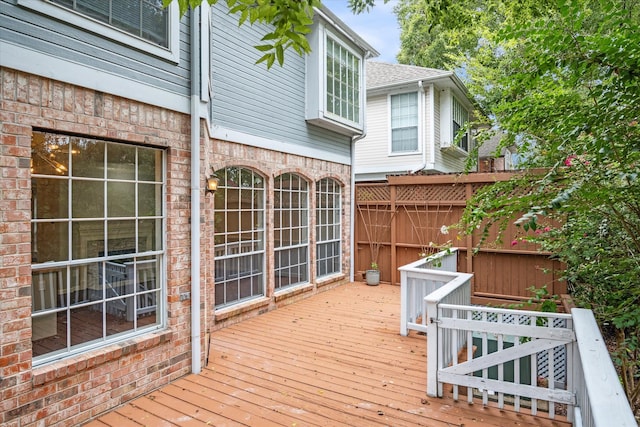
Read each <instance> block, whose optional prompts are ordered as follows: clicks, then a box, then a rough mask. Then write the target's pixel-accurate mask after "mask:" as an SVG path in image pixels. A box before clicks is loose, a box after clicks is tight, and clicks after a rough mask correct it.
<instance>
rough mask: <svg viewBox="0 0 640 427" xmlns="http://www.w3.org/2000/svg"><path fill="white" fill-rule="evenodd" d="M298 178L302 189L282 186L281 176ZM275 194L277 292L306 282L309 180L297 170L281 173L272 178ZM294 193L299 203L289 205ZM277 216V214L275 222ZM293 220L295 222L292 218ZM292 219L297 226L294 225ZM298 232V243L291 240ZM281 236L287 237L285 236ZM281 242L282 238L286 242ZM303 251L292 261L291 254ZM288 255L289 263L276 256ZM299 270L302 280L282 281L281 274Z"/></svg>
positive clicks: (275, 282)
mask: <svg viewBox="0 0 640 427" xmlns="http://www.w3.org/2000/svg"><path fill="white" fill-rule="evenodd" d="M285 178H288V179H289V180H291V179H297V180H298V181H299V182H300V183H304V189H291V188H283V187H282V183H283V179H285ZM273 191H274V193H276V192H277V193H278V195H279V197H277V198H276V195H275V194H274V203H273V204H274V206H273V215H274V227H273V233H274V244H273V246H274V257H275V259H274V272H273V274H274V286H275V290H276V292H278V291H280V290H283V289H287V288H289V287H294V286H299V285H303V284H306V283H309V256H310V254H309V183H308V182H307V180H306V179H304V177H302V176H301V175H299V174H296V173H283V174H282V175H279V176H277V177H276V178H275V179H274V188H273ZM294 195H297V198H298V201H299V206H292V204H293V203H292V200H291V199H292V198H293V196H294ZM276 215H277V216H279V218H278V221H276V218H275V217H276ZM283 216H286V217H288V218H289V223H288V224H285V223H284V221H283V220H282V218H283ZM294 220H296V221H294ZM294 222H295V223H296V225H294ZM295 234H298V240H299V242H298V243H295V244H294V243H292V240H293V236H294V235H295ZM283 236H288V239H284V238H283ZM287 240H288V242H289V243H288V244H284V243H283V241H287ZM296 252H297V253H298V254H300V253H303V252H306V253H305V254H304V255H305V256H304V260H302V259H301V258H299V259H298V261H297V262H294V263H292V262H291V259H290V257H289V255H290V254H291V253H296ZM279 257H281V258H285V257H287V258H289V262H280V265H278V262H277V261H278V258H279ZM296 270H299V271H300V273H301V274H302V276H303V279H302V280H299V281H297V282H293V283H291V282H290V283H287V284H282V282H283V281H282V280H281V276H280V274H281V273H287V272H292V271H296Z"/></svg>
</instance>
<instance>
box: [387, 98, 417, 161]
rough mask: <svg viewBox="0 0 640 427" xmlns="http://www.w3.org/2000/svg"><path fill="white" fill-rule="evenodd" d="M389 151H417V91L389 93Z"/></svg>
mask: <svg viewBox="0 0 640 427" xmlns="http://www.w3.org/2000/svg"><path fill="white" fill-rule="evenodd" d="M390 103H391V152H392V153H412V152H416V151H418V93H417V92H412V93H402V94H398V95H391V97H390Z"/></svg>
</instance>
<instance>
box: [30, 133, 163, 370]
mask: <svg viewBox="0 0 640 427" xmlns="http://www.w3.org/2000/svg"><path fill="white" fill-rule="evenodd" d="M42 133H44V134H51V135H58V136H60V137H61V138H70V137H72V136H71V135H69V134H65V133H57V132H42ZM86 139H90V140H96V141H100V142H103V143H104V144H105V150H107V149H108V145H109V144H114V145H116V144H117V145H129V146H130V147H131V146H133V145H131V144H125V143H119V142H112V141H108V140H103V139H101V138H86ZM133 147H135V146H133ZM140 148H143V149H147V148H152V147H140ZM154 149H155V150H157V151H158V152H161V153H162V160H161V166H160V167H161V168H162V169H161V177H160V180H155V181H144V180H141V179H140V178H139V177H138V172H137V170H138V165H139V163H138V154H136V172H135V177H134V178H133V179H119V178H112V177H109V176H108V172H107V164H106V163H105V175H104V176H103V177H99V178H91V177H81V176H79V177H75V176H73V174H72V173H69V172H68V171H69V170H72V167H71V166H70V163H66V166H65V165H63V166H61V168H60V169H58V172H59V175H52V174H36V173H32V175H31V178H32V179H50V180H51V179H54V180H66V181H68V182H69V183H70V185H69V190H68V191H69V197H68V201H67V203H68V206H67V216H66V217H60V218H47V217H43V218H32V219H31V227H32V230H37V226H38V224H39V223H47V222H57V223H67V224H68V227H67V233H68V240H67V241H68V248H67V251H68V252H67V259H66V260H60V261H44V262H40V263H33V264H32V265H31V269H32V278H33V277H35V276H37V277H38V281H37V282H35V283H32V288H34V289H35V288H36V286H38V287H40V288H42V286H47V287H50V286H53V284H54V283H55V284H56V285H57V286H60V285H61V286H63V287H64V288H63V290H64V295H65V296H64V298H65V300H66V302H65V305H64V306H62V307H60V306H58V304H57V303H52V304H47V305H51V307H42V308H40V309H38V310H36V311H35V312H32V328H33V327H35V326H34V324H35V322H37V319H42V321H44V322H45V323H50V322H51V321H55V322H56V323H57V315H58V313H65V312H66V313H67V315H70V313H71V311H73V310H76V309H82V308H85V307H91V306H95V305H96V304H98V303H102V304H106V305H103V311H102V312H100V313H101V316H102V328H103V336H102V337H99V338H97V339H95V340H92V341H87V342H83V343H80V344H75V345H73V343H72V342H71V337H72V335H69V333H71V334H72V331H71V322H67V333H66V337H67V338H66V340H67V342H66V345H65V347H64V348H62V349H59V350H54V351H51V352H49V353H45V354H42V355H38V356H34V358H33V365H34V366H39V365H43V364H45V363H50V362H53V361H56V360H60V359H64V358H67V357H71V356H74V355H77V354H81V353H84V352H87V351H90V350H94V349H97V348H102V347H105V346H107V345H110V344H113V343H116V342H121V341H123V340H126V339H130V338H131V337H135V336H140V335H143V334H147V333H149V332H151V331H155V330H159V329H163V328H165V327H166V321H167V320H166V319H167V315H166V303H165V301H166V295H167V281H166V274H165V271H166V267H165V259H166V257H165V254H166V247H167V245H166V240H165V236H166V216H167V214H166V203H165V199H166V197H165V195H166V171H167V165H166V151H164V150H161V149H157V148H154ZM68 151H69V154H68V156H69V157H68V161H69V162H70V161H72V157H73V156H72V154H73V153H72V150H70V149H69V150H68ZM106 161H107V158H106V156H105V162H106ZM53 164H54V165H59V162H53ZM74 180H75V181H76V182H78V181H84V182H97V183H101V184H102V185H104V186H105V188H108V185H109V183H118V182H121V183H122V182H126V183H132V184H135V185H136V186H138V185H139V184H154V185H161V186H162V192H161V195H160V197H159V199H160V203H161V205H160V206H159V210H160V215H150V216H141V215H140V214H139V212H138V209H139V208H138V191H139V190H136V191H135V197H134V200H135V205H136V206H135V208H134V210H135V215H134V216H133V217H132V218H131V217H125V218H119V217H113V216H110V214H109V212H108V203H106V197H107V194H106V193H105V201H104V206H103V216H102V217H98V218H84V217H73V213H72V212H73V198H72V193H71V185H72V183H73V182H74ZM34 209H35V207H34ZM122 219H127V220H130V219H134V220H135V221H136V226H135V233H134V236H133V237H134V240H135V241H136V242H138V241H139V222H138V221H139V220H160V221H161V224H162V225H161V227H160V228H161V230H160V231H158V236H157V238H158V239H160V245H161V247H160V249H157V248H156V249H152V250H145V251H142V252H138V251H135V252H132V253H127V254H126V258H133V261H131V262H125V263H122V261H123V258H124V257H123V255H118V254H116V255H113V254H109V253H105V254H104V255H103V256H101V257H98V258H95V257H94V258H89V257H86V256H85V257H80V258H77V257H75V256H74V254H73V240H72V237H73V231H72V225H73V223H74V222H76V223H79V222H82V221H90V222H103V224H108V221H113V220H116V221H117V220H122ZM102 227H103V230H104V231H105V234H104V239H105V241H109V236H110V235H109V234H108V232H107V230H108V226H107V225H102ZM34 232H37V231H34ZM117 233H118V232H117V231H116V233H115V234H116V235H117ZM32 239H33V238H32ZM78 239H79V240H80V242H84V243H86V242H87V238H86V235H80V236H78ZM32 245H34V242H33V240H32ZM106 249H107V250H108V245H107V248H106ZM32 251H33V248H32ZM152 260H155V262H156V266H155V269H156V273H157V276H156V282H157V287H156V288H155V289H151V290H144V291H139V290H138V289H137V288H134V289H133V291H131V293H126V296H123V297H118V296H117V295H116V296H113V295H110V294H109V293H108V292H107V279H106V278H105V276H106V275H105V274H104V273H105V270H104V269H106V268H107V267H106V265H107V264H114V263H113V262H111V261H115V262H116V263H117V264H116V265H121V266H123V267H122V268H124V267H125V266H126V267H127V269H128V271H129V272H132V276H133V277H131V278H128V279H127V280H132V281H133V282H134V283H137V280H136V277H135V276H137V275H138V274H139V273H138V271H141V270H139V268H140V269H142V268H144V267H141V266H145V265H146V264H149V261H152ZM96 262H97V263H99V268H100V269H103V275H102V279H101V280H102V281H103V283H102V287H103V289H101V290H99V291H98V292H100V293H102V295H101V296H100V297H98V298H96V299H91V298H89V299H88V300H86V301H75V302H73V303H72V302H71V298H72V297H71V295H72V293H73V291H75V292H77V289H76V290H74V284H73V283H72V278H71V276H70V274H69V273H70V271H71V269H72V268H79V269H81V268H83V267H87V266H92V265H93V264H95V263H96ZM63 271H64V272H63ZM65 273H66V274H65ZM32 280H33V279H32ZM87 284H89V283H87ZM84 291H85V292H90V290H89V288H87V289H85V290H84ZM41 292H42V289H41ZM49 292H53V290H51V289H50V290H49ZM58 292H59V289H58ZM150 294H155V295H156V299H155V303H156V304H155V316H156V321H155V322H154V323H153V324H151V325H147V326H139V325H138V319H137V316H138V311H137V309H139V307H137V304H138V303H137V302H134V301H133V300H134V299H137V298H138V296H143V295H150ZM35 298H37V296H36V295H33V294H32V299H35ZM58 298H59V294H58ZM123 299H124V300H126V301H127V303H126V306H127V317H129V316H132V318H131V319H129V318H127V321H131V322H132V324H133V329H130V330H127V331H124V332H119V333H116V334H113V335H108V334H107V335H106V336H105V333H106V329H105V328H106V326H105V324H106V322H107V320H106V311H108V308H107V305H108V304H109V303H110V302H114V303H120V304H122V302H121V301H122V300H123ZM42 303H43V300H42V298H40V299H39V304H42ZM32 304H33V305H32V307H34V306H35V304H36V301H35V300H32ZM129 309H133V310H134V312H133V313H131V312H130V310H129ZM32 310H33V308H32ZM52 316H53V317H54V319H51V317H52ZM34 319H35V320H34Z"/></svg>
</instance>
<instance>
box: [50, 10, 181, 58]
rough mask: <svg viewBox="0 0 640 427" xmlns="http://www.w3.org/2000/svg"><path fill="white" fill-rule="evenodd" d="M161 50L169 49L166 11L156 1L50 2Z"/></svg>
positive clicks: (167, 11) (167, 15)
mask: <svg viewBox="0 0 640 427" xmlns="http://www.w3.org/2000/svg"><path fill="white" fill-rule="evenodd" d="M50 1H51V2H52V3H56V4H59V5H61V6H64V7H67V8H69V9H71V10H74V11H76V12H78V13H81V14H83V15H86V16H88V17H90V18H92V19H95V20H96V21H100V22H104V23H105V24H109V25H111V26H113V27H115V28H118V29H119V30H122V31H125V32H127V33H129V34H132V35H134V36H136V37H140V38H142V39H145V40H147V41H150V42H152V43H155V44H157V45H160V46H162V47H168V46H169V9H166V8H165V7H164V6H163V5H162V1H158V0H100V1H95V0H50Z"/></svg>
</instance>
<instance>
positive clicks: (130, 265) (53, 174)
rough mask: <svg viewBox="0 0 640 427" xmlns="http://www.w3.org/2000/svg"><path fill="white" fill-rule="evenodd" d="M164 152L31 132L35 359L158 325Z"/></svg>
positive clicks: (161, 310)
mask: <svg viewBox="0 0 640 427" xmlns="http://www.w3.org/2000/svg"><path fill="white" fill-rule="evenodd" d="M163 157H164V153H163V151H162V150H159V149H155V148H149V147H141V146H134V145H127V144H120V143H114V142H109V141H103V140H98V139H92V138H83V137H77V136H68V135H60V134H53V133H46V132H34V133H33V136H32V142H31V186H32V200H31V202H32V220H31V232H32V233H31V236H32V237H31V250H32V252H31V258H32V265H31V270H32V284H31V286H32V305H31V308H32V318H31V320H32V349H33V355H34V358H35V359H34V363H35V364H40V363H44V362H48V361H51V360H55V359H58V358H61V357H65V356H68V355H72V354H77V353H79V352H81V351H85V350H86V349H89V348H96V347H98V346H103V345H107V344H110V343H113V342H115V341H118V340H122V339H126V338H129V337H131V336H133V335H136V334H140V333H143V332H145V331H149V330H151V329H157V328H159V327H161V326H163V322H164V303H163V301H164V299H165V298H164V295H165V292H166V290H165V287H166V285H165V281H164V274H163V268H162V265H163V258H164V244H163V235H164V233H163V227H164V203H163V192H164V166H163V165H164V158H163Z"/></svg>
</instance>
